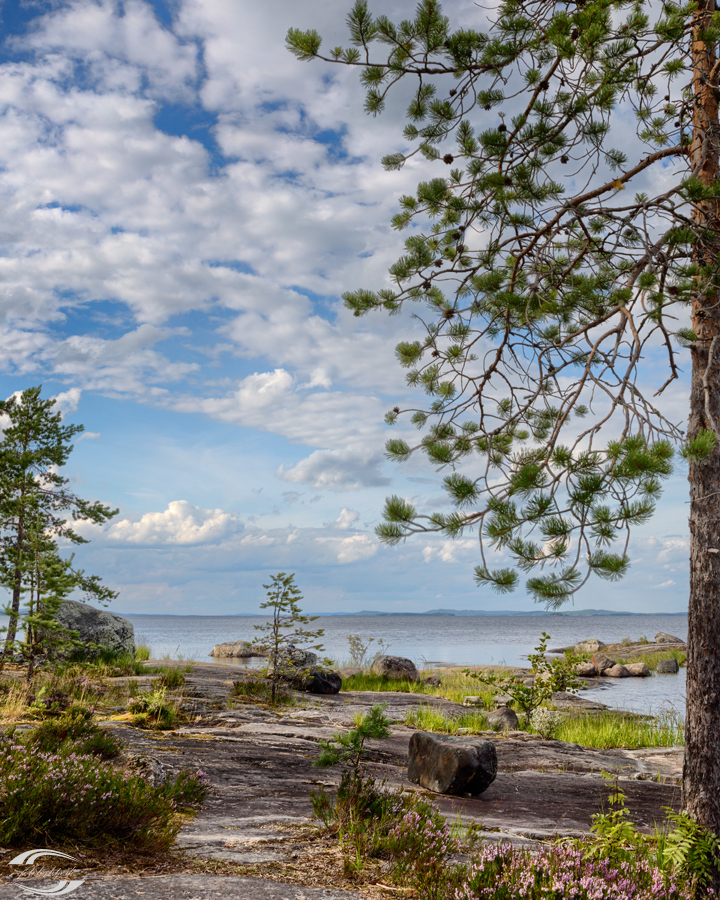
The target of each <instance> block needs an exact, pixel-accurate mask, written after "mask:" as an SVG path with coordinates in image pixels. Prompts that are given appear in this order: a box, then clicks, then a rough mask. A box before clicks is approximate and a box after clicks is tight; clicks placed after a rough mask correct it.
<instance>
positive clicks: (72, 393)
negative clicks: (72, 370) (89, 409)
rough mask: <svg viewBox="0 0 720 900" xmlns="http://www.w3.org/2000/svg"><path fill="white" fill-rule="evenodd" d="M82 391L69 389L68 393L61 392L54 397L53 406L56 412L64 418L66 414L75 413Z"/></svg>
mask: <svg viewBox="0 0 720 900" xmlns="http://www.w3.org/2000/svg"><path fill="white" fill-rule="evenodd" d="M81 396H82V391H81V390H80V388H70V390H69V391H62V392H61V393H59V394H57V395H56V396H55V406H56V407H57V410H58V412H60V413H62V415H63V416H66V415H67V414H68V413H74V412H76V411H77V408H78V404H79V403H80V397H81Z"/></svg>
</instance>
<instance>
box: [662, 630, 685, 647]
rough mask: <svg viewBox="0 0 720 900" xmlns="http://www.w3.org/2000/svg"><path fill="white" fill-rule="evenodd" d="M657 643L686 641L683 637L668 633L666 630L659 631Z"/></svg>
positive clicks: (682, 642) (681, 642) (680, 642)
mask: <svg viewBox="0 0 720 900" xmlns="http://www.w3.org/2000/svg"><path fill="white" fill-rule="evenodd" d="M655 643H656V644H684V643H685V641H684V640H683V639H682V638H679V637H675V636H674V635H672V634H666V633H665V632H664V631H658V633H657V634H656V635H655Z"/></svg>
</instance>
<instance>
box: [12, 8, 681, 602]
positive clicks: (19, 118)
mask: <svg viewBox="0 0 720 900" xmlns="http://www.w3.org/2000/svg"><path fill="white" fill-rule="evenodd" d="M347 5H349V2H348V4H345V3H341V2H336V3H333V4H330V5H328V4H325V3H321V2H320V0H302V2H300V3H297V2H295V3H290V2H287V0H270V2H265V3H263V4H249V3H237V2H230V0H178V2H173V3H147V2H143V0H129V2H125V3H120V2H117V3H116V2H108V0H100V2H94V0H76V2H63V0H47V2H35V3H28V2H17V0H12V2H4V3H3V4H2V7H1V15H2V29H3V30H2V44H0V129H2V135H1V136H0V156H2V159H1V160H0V191H1V193H2V197H1V202H0V219H1V222H0V240H1V241H2V246H1V248H0V360H2V366H1V369H0V392H3V396H8V395H10V394H11V393H13V392H14V391H17V390H21V389H23V388H26V387H29V386H31V385H35V384H39V383H42V384H43V385H44V390H45V393H46V394H47V395H53V396H58V398H59V402H60V404H61V406H62V408H63V410H64V411H65V414H66V415H67V417H68V418H69V419H70V420H71V421H75V422H81V423H83V424H84V426H85V428H86V434H85V436H84V437H83V439H82V440H80V441H79V442H78V444H77V446H76V449H75V452H74V454H73V456H72V458H71V462H70V465H69V467H68V473H69V474H70V476H71V477H72V479H73V483H74V484H75V486H76V490H77V492H78V493H79V494H80V495H81V496H85V497H88V498H96V499H100V500H102V501H104V502H107V503H109V504H112V505H113V506H117V507H119V509H120V512H119V514H118V516H117V517H116V519H115V520H114V521H113V523H112V524H111V525H110V526H108V527H107V528H106V529H104V530H102V531H100V530H98V529H94V530H92V529H91V530H88V532H87V536H88V537H91V538H92V541H91V543H90V544H89V545H87V546H85V547H84V548H82V549H81V551H80V556H81V557H82V558H81V559H80V558H79V561H80V562H81V564H82V565H83V566H84V567H85V568H86V569H87V570H88V571H91V572H96V573H97V574H99V575H101V576H102V577H103V578H104V579H105V580H106V581H107V583H108V584H110V585H111V586H112V587H113V588H114V589H116V590H118V591H119V592H120V597H119V598H118V600H117V601H116V602H115V604H114V606H115V608H116V609H117V610H119V611H124V612H135V613H138V612H155V613H162V612H168V613H178V614H179V613H195V614H197V613H199V612H202V613H208V614H210V613H213V614H221V613H241V612H255V611H256V610H257V606H258V602H259V601H260V600H261V599H262V595H263V591H262V583H263V582H264V581H267V580H268V578H269V575H270V574H271V573H274V572H277V571H280V570H284V571H293V572H295V573H296V575H297V582H298V584H299V586H300V588H301V589H302V591H303V593H304V595H305V598H306V599H305V606H306V607H307V608H308V609H309V610H311V611H317V612H333V611H334V612H342V611H343V610H347V611H352V610H359V609H378V610H390V611H409V612H417V611H422V610H425V609H429V608H433V607H439V606H440V607H460V608H478V609H480V608H484V609H497V608H512V609H529V608H531V603H530V601H529V600H528V599H527V598H526V597H524V596H523V595H522V594H521V593H519V594H516V595H511V596H510V597H503V598H497V597H496V596H494V595H493V594H491V593H490V592H488V591H480V590H479V589H478V588H477V587H475V585H474V582H473V580H472V570H473V567H474V566H475V565H476V564H477V561H478V559H477V555H478V554H477V548H476V543H475V539H474V538H473V536H472V535H468V536H466V537H465V538H463V539H462V540H460V541H455V542H451V541H445V540H442V539H436V538H430V539H416V540H415V541H410V542H408V543H406V544H405V545H403V546H402V547H399V548H387V547H384V546H381V545H380V544H379V543H378V541H377V540H376V538H375V536H374V527H375V525H376V523H377V521H378V519H379V518H380V512H381V509H382V505H383V501H384V498H385V496H386V495H387V494H389V493H391V492H394V493H399V494H401V495H402V496H404V497H407V498H411V499H413V501H414V502H416V503H417V504H418V505H419V506H420V507H422V508H424V509H436V508H438V507H439V506H440V504H441V502H442V498H441V492H440V488H439V485H440V481H441V478H442V475H441V474H438V473H437V472H435V471H434V470H432V469H429V468H427V467H425V466H424V465H423V464H422V463H421V462H419V461H414V462H413V463H411V464H408V465H405V466H403V467H400V468H398V467H396V466H394V465H392V464H390V463H388V462H387V461H386V460H385V458H384V455H383V444H384V440H385V439H386V437H387V435H386V427H385V425H384V424H383V416H384V413H385V412H386V410H387V409H389V408H390V407H392V406H394V405H395V404H396V403H397V402H400V404H401V405H404V404H408V405H409V404H410V403H411V402H412V398H411V397H408V395H407V388H406V387H405V382H404V373H403V371H402V370H401V369H400V367H399V366H398V365H397V363H396V361H395V357H394V352H393V350H394V346H395V344H396V343H397V341H398V340H401V339H408V337H409V336H410V337H411V336H412V334H413V328H414V327H416V326H414V324H413V323H412V322H411V321H410V320H408V319H403V318H402V317H395V318H392V319H390V318H387V317H384V316H383V315H377V316H374V317H370V318H365V319H361V320H358V319H353V317H352V316H351V315H350V314H349V313H348V312H347V311H346V310H344V309H343V307H342V302H341V301H340V299H339V298H340V294H341V293H342V292H343V291H345V290H349V289H353V288H356V287H360V286H367V287H378V286H382V285H383V284H384V283H385V281H386V271H387V268H388V266H389V265H390V264H391V263H392V262H393V261H394V259H395V258H396V256H397V255H398V253H399V250H400V247H401V239H400V238H399V237H398V236H397V234H396V233H395V232H393V231H392V230H391V229H390V226H389V222H390V218H391V216H392V215H393V213H394V212H395V211H396V207H395V204H396V199H397V197H398V196H399V195H400V194H402V193H405V192H407V191H409V190H411V189H412V187H413V185H414V184H415V183H416V182H417V181H418V180H419V179H420V178H421V177H422V176H423V166H424V165H425V164H424V163H421V162H414V163H413V164H411V165H408V166H407V167H406V168H405V169H404V170H403V171H402V172H401V173H386V172H384V171H383V170H382V168H381V166H380V164H379V159H380V157H381V156H382V155H384V154H385V153H388V152H393V151H394V150H396V149H397V148H398V147H399V146H400V136H399V129H398V128H397V125H398V121H399V116H400V115H401V112H402V108H401V101H400V100H398V101H396V102H397V104H398V105H397V106H395V105H393V104H391V106H390V108H389V109H388V113H387V114H386V115H385V116H383V117H380V118H378V119H368V118H367V117H365V116H364V114H363V113H362V93H361V89H360V87H359V85H358V84H357V83H356V80H355V78H354V76H353V73H350V72H346V71H344V70H328V69H327V68H326V67H325V66H323V65H322V64H314V65H310V64H301V63H299V62H298V61H296V60H295V59H294V58H293V57H292V56H291V55H290V54H288V53H287V52H286V51H285V49H284V35H285V32H286V30H287V28H288V27H290V26H296V27H302V28H306V27H317V29H318V30H319V31H320V32H321V33H322V34H323V35H324V36H325V38H326V41H327V45H328V46H335V45H336V44H338V43H341V42H342V41H343V39H344V24H343V23H344V17H345V14H346V12H347V9H346V6H347ZM412 5H413V4H409V3H402V2H393V3H383V12H386V13H387V14H389V15H391V16H393V15H397V16H407V15H408V14H409V13H410V12H411V10H412ZM452 9H453V11H454V13H455V14H456V15H457V16H458V17H459V19H464V20H466V21H467V22H470V21H471V20H472V17H473V16H474V15H475V9H476V8H475V6H474V4H473V3H472V2H470V0H457V2H456V3H454V4H453V5H452ZM393 102H395V101H393ZM686 394H687V384H686V383H685V382H683V383H682V384H680V385H679V386H678V388H677V390H675V392H674V393H673V394H672V395H671V396H670V397H669V399H668V401H667V402H668V404H669V407H670V408H671V409H672V410H677V411H679V412H681V411H682V410H683V409H684V408H686ZM686 493H687V492H686V488H685V482H684V473H683V472H682V471H679V472H678V475H677V476H676V477H675V479H674V480H673V482H672V483H671V484H670V485H669V488H668V490H667V492H666V495H665V498H664V501H663V503H662V506H661V509H660V510H659V512H658V514H657V516H656V518H655V519H654V520H653V522H652V523H651V524H649V525H647V526H645V527H644V528H643V529H641V530H640V531H639V532H638V538H637V540H636V542H635V545H634V549H633V560H634V567H633V569H632V571H631V574H630V575H629V577H628V578H627V579H626V580H625V581H624V582H623V583H622V584H620V585H617V586H615V585H613V586H608V585H607V584H604V583H601V582H594V583H591V584H590V585H589V586H588V587H587V589H586V590H585V591H584V593H583V594H582V595H581V596H580V597H578V598H577V601H576V605H577V606H579V607H593V606H594V607H597V606H602V607H604V608H610V609H621V610H628V609H632V608H635V609H637V610H638V611H640V612H663V611H679V610H682V609H684V608H685V605H686V595H687V588H686V585H687V562H686V560H687V554H688V536H687V524H686V521H687V506H686V504H685V500H686Z"/></svg>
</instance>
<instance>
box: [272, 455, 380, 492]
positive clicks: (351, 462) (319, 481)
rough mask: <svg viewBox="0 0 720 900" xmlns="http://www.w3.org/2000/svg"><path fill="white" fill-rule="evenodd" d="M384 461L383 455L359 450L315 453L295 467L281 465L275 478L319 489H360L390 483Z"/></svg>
mask: <svg viewBox="0 0 720 900" xmlns="http://www.w3.org/2000/svg"><path fill="white" fill-rule="evenodd" d="M382 462H383V459H382V456H381V454H379V453H368V452H365V451H363V450H360V449H352V448H351V449H348V450H316V451H315V452H314V453H311V454H310V456H308V457H307V458H306V459H302V460H300V462H299V463H296V465H294V466H290V467H289V468H286V467H285V466H280V467H279V468H278V470H277V472H276V475H277V476H278V478H282V480H283V481H291V482H294V483H296V484H309V485H311V486H312V487H314V488H318V489H325V490H331V491H347V490H361V489H362V488H366V487H379V486H382V485H386V484H389V483H390V479H389V478H386V477H385V476H384V475H382V474H381V472H380V466H381V465H382Z"/></svg>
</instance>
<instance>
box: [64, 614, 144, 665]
mask: <svg viewBox="0 0 720 900" xmlns="http://www.w3.org/2000/svg"><path fill="white" fill-rule="evenodd" d="M56 618H57V621H58V622H59V623H60V624H61V625H62V626H63V627H64V628H69V629H71V630H72V631H77V632H78V634H79V640H80V641H82V643H83V646H82V647H80V648H79V649H77V650H71V651H70V652H71V653H72V655H73V656H80V657H82V658H83V659H94V658H95V657H97V656H99V655H100V653H101V652H102V651H107V652H108V653H130V654H132V656H135V629H134V628H133V626H132V623H131V622H128V620H127V619H123V617H122V616H116V615H115V614H114V613H110V612H108V611H107V610H105V609H95V607H93V606H88V605H87V603H80V602H78V601H77V600H65V602H64V603H63V604H62V606H61V607H60V609H59V610H58V611H57V617H56ZM89 644H97V649H93V648H92V647H89V646H88V645H89Z"/></svg>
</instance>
